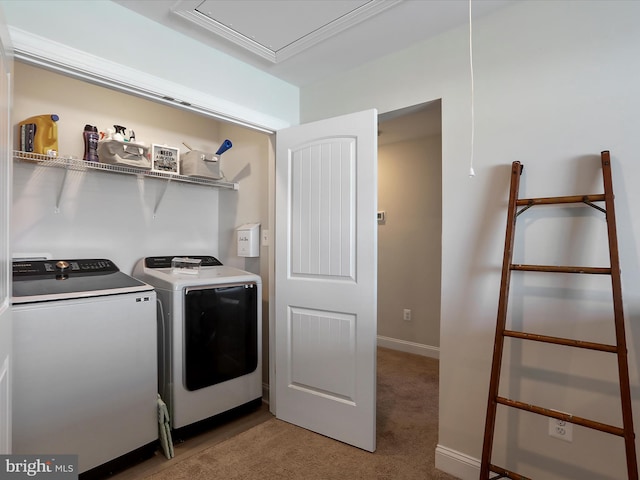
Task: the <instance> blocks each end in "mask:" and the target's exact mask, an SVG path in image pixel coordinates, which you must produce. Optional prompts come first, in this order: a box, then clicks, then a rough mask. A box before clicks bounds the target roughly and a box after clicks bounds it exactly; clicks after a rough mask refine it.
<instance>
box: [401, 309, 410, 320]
mask: <svg viewBox="0 0 640 480" xmlns="http://www.w3.org/2000/svg"><path fill="white" fill-rule="evenodd" d="M402 319H403V320H404V321H405V322H410V321H411V310H410V309H408V308H405V309H404V311H403V312H402Z"/></svg>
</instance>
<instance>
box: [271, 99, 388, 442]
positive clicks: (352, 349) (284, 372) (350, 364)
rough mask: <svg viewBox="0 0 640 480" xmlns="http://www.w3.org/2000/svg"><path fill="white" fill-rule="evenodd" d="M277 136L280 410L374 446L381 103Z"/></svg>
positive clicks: (334, 435) (314, 428)
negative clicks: (377, 107) (365, 109)
mask: <svg viewBox="0 0 640 480" xmlns="http://www.w3.org/2000/svg"><path fill="white" fill-rule="evenodd" d="M276 141H277V145H276V239H275V240H276V252H275V255H276V256H275V263H276V267H275V270H276V274H275V280H276V282H275V283H276V285H275V292H276V293H275V297H276V300H275V315H276V319H275V357H276V367H275V376H276V408H275V410H276V416H277V417H278V418H279V419H281V420H284V421H287V422H290V423H293V424H296V425H299V426H301V427H304V428H306V429H309V430H312V431H314V432H317V433H320V434H323V435H326V436H328V437H332V438H335V439H336V440H340V441H342V442H345V443H348V444H351V445H354V446H356V447H359V448H362V449H364V450H368V451H371V452H372V451H374V450H375V447H376V442H375V437H376V429H375V424H376V329H377V317H376V302H377V219H376V211H377V188H378V184H377V168H378V166H377V112H376V111H375V110H368V111H365V112H360V113H356V114H350V115H345V116H341V117H336V118H332V119H329V120H323V121H320V122H314V123H309V124H305V125H300V126H297V127H292V128H289V129H286V130H281V131H278V133H277V139H276Z"/></svg>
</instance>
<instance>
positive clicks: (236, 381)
mask: <svg viewBox="0 0 640 480" xmlns="http://www.w3.org/2000/svg"><path fill="white" fill-rule="evenodd" d="M176 257H179V258H184V257H182V256H180V255H176V256H164V257H146V258H143V259H141V260H140V261H139V262H138V263H137V265H136V266H135V268H134V271H133V276H134V277H135V278H138V279H139V280H142V281H143V282H146V283H148V284H150V285H153V286H154V287H155V290H156V293H157V295H158V310H159V311H158V319H159V323H158V325H159V331H158V347H159V349H158V350H159V352H158V353H159V363H158V384H159V387H158V388H159V390H160V395H161V396H162V398H163V400H164V401H165V403H166V404H167V407H168V410H169V416H170V419H171V428H172V429H174V430H177V429H180V428H183V427H186V426H189V425H192V424H195V423H197V422H200V421H202V420H206V419H209V418H211V417H214V416H216V415H218V414H220V413H223V412H227V411H229V410H231V409H234V408H236V407H240V406H243V405H245V404H249V403H252V402H256V403H259V402H261V398H262V281H261V279H260V277H259V276H258V275H255V274H253V273H249V272H245V271H243V270H239V269H236V268H232V267H227V266H224V265H222V264H221V263H220V262H219V261H218V260H217V259H216V258H215V257H212V256H197V255H196V256H189V257H188V258H190V259H195V260H199V261H200V267H199V270H198V271H197V273H183V272H182V271H181V270H180V269H174V268H172V260H173V259H174V258H176Z"/></svg>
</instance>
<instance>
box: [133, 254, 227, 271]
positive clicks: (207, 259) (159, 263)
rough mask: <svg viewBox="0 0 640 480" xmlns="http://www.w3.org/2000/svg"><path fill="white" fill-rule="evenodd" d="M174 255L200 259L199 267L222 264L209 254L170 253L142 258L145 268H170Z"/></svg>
mask: <svg viewBox="0 0 640 480" xmlns="http://www.w3.org/2000/svg"><path fill="white" fill-rule="evenodd" d="M176 257H177V258H193V259H195V260H200V266H201V267H216V266H218V265H222V262H221V261H220V260H218V259H217V258H216V257H212V256H211V255H170V256H164V257H147V258H145V259H144V266H145V267H147V268H171V261H172V260H173V259H174V258H176Z"/></svg>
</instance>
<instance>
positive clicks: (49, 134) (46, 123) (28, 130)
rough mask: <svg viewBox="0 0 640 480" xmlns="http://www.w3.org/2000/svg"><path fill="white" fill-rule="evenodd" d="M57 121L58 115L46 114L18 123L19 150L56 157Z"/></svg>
mask: <svg viewBox="0 0 640 480" xmlns="http://www.w3.org/2000/svg"><path fill="white" fill-rule="evenodd" d="M58 120H59V117H58V115H56V114H53V113H48V114H45V115H35V116H33V117H30V118H27V119H26V120H23V121H22V122H20V123H19V124H18V128H19V134H20V139H19V140H20V150H22V151H23V152H33V153H40V154H42V155H50V156H56V155H58V124H57V123H56V122H57V121H58Z"/></svg>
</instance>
